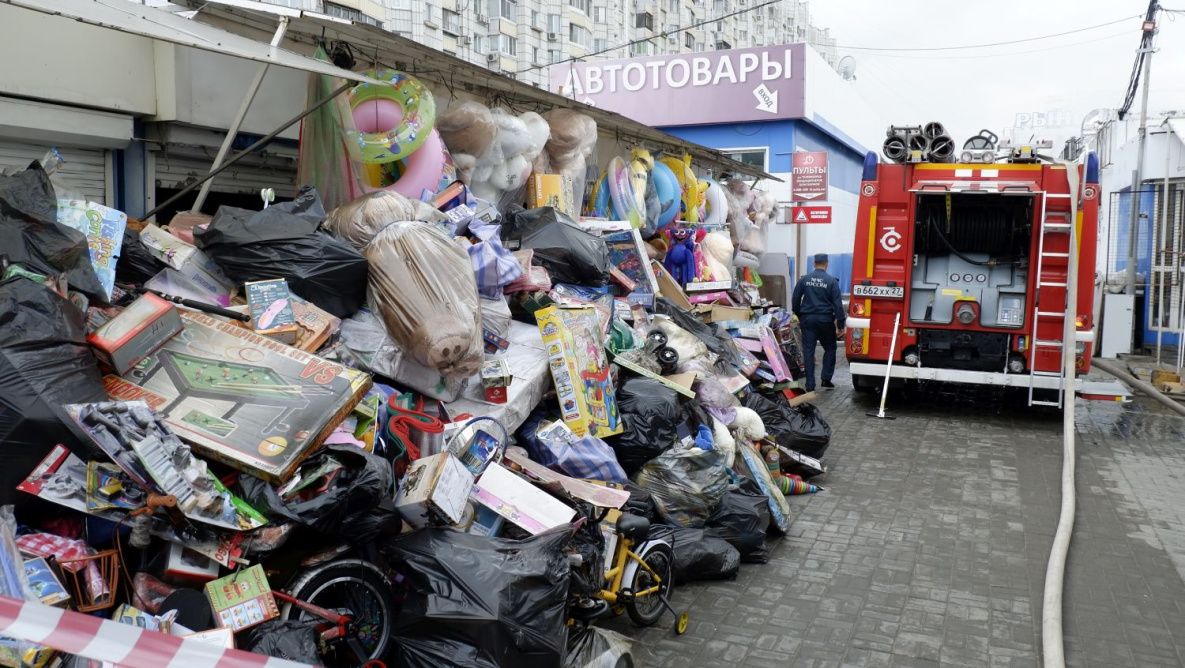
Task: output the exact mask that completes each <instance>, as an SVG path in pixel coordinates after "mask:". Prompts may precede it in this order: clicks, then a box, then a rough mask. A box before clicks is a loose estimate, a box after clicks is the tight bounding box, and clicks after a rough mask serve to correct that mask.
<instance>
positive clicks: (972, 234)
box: [845, 144, 1124, 406]
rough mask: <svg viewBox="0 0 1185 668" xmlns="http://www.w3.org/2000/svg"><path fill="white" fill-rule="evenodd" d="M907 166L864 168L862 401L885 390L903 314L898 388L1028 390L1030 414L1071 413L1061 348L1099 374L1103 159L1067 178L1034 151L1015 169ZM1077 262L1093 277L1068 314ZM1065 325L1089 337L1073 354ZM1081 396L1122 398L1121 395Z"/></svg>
mask: <svg viewBox="0 0 1185 668" xmlns="http://www.w3.org/2000/svg"><path fill="white" fill-rule="evenodd" d="M886 147H887V148H888V144H886ZM907 155H908V154H905V155H904V156H903V157H902V159H901V164H878V162H879V161H878V160H877V156H876V154H874V153H869V154H868V156H867V157H866V159H865V162H864V175H863V179H862V180H863V183H862V184H861V190H860V204H859V213H858V217H857V222H856V244H855V251H854V256H853V257H854V259H853V263H852V294H851V302H850V304H849V310H848V315H849V318H848V323H847V324H848V327H847V337H846V340H845V346H846V350H847V356H848V359H849V361H850V362H851V372H852V382H853V384H854V385H855V387H856V389H858V390H872V389H877V390H879V389H880V387H881V383H882V381H883V379H884V378H885V374H886V368H887V367H888V366H889V365H887V364H886V363H887V362H888V360H889V356H890V346H891V344H892V341H893V335H894V332H893V328H894V322H895V321H896V318H897V316H898V315H899V316H900V329H899V330H898V331H897V341H896V346H895V353H894V354H893V360H892V365H891V372H890V375H891V377H892V378H894V379H904V380H911V379H918V380H936V381H946V382H958V383H974V384H983V385H996V386H1005V387H1009V386H1010V387H1019V388H1026V389H1028V394H1029V403H1030V404H1051V405H1059V406H1060V405H1061V401H1062V394H1061V390H1062V389H1063V388H1064V385H1063V380H1062V373H1061V364H1062V359H1063V354H1064V352H1063V351H1064V348H1063V346H1065V345H1072V346H1075V349H1076V355H1077V371H1078V373H1079V374H1084V373H1085V372H1086V371H1088V370H1089V369H1090V357H1091V354H1092V342H1093V334H1092V328H1093V324H1094V323H1092V322H1091V318H1092V313H1093V309H1092V304H1093V300H1094V289H1093V288H1094V285H1093V284H1094V271H1093V269H1094V266H1095V252H1096V245H1097V242H1096V239H1097V234H1096V230H1097V227H1098V214H1099V185H1098V183H1099V168H1098V159H1097V157H1096V156H1095V155H1094V154H1093V153H1091V154H1088V155H1087V156H1086V158H1085V159H1084V160H1083V161H1082V164H1080V165H1071V166H1067V165H1062V164H1043V163H1041V162H1039V161H1038V159H1037V156H1036V154H1035V153H1034V152H1033V148H1031V147H1020V148H1018V149H1015V150H1011V151H1010V152H1009V155H1008V156H1006V158H1005V160H1006V162H991V161H990V160H992V159H993V158H991V157H988V158H986V159H987V160H989V161H988V162H982V163H971V162H959V163H954V162H924V161H910V159H909V158H908V157H905V156H907ZM982 156H983V153H982V152H979V154H978V155H977V158H980V157H982ZM966 157H967V154H966V153H964V159H966ZM917 158H918V156H917V153H916V152H915V153H914V160H917ZM923 159H924V158H923ZM1068 170H1074V171H1075V172H1076V173H1074V174H1072V173H1070V172H1069V171H1068ZM1072 197H1076V198H1077V201H1072V200H1071V198H1072ZM1071 240H1073V243H1074V244H1075V246H1076V248H1074V249H1073V250H1072V249H1071V247H1070V244H1071ZM1070 252H1075V253H1077V254H1078V258H1079V266H1080V267H1081V268H1082V269H1081V270H1080V271H1079V272H1078V281H1077V282H1078V294H1077V300H1076V301H1077V303H1076V304H1074V305H1073V306H1072V307H1069V308H1068V307H1067V303H1066V297H1067V294H1066V293H1067V283H1066V280H1067V269H1068V262H1069V257H1070V255H1069V254H1070ZM1066 317H1071V318H1074V320H1075V325H1076V330H1077V335H1076V337H1075V340H1074V341H1070V342H1064V341H1062V339H1063V328H1064V326H1065V318H1066ZM1074 389H1075V390H1076V391H1078V392H1079V393H1080V394H1081V395H1082V396H1087V397H1090V398H1104V396H1105V397H1106V398H1108V399H1111V400H1115V399H1118V398H1119V397H1120V396H1121V395H1123V394H1124V392H1123V391H1122V389H1121V388H1120V386H1119V385H1118V383H1097V384H1084V383H1083V381H1082V380H1076V384H1075V388H1074ZM1042 390H1051V391H1053V392H1042ZM1054 392H1056V393H1057V395H1056V401H1054V400H1052V397H1053V394H1054Z"/></svg>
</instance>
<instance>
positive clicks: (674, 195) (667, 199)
mask: <svg viewBox="0 0 1185 668" xmlns="http://www.w3.org/2000/svg"><path fill="white" fill-rule="evenodd" d="M650 176H651V178H653V179H654V188H655V190H657V191H658V202H659V206H660V207H661V209H662V213H661V214H659V216H658V227H659V228H663V227H666V226H667V225H670V224H671V222H672V221H674V220H675V218H677V217H678V216H679V204H680V199H681V198H682V195H683V193H682V191H681V190H680V188H679V180H678V179H676V178H675V173H674V172H672V171H671V168H670V167H667V166H666V165H664V164H663V163H661V162H657V163H655V164H654V171H652V172H650Z"/></svg>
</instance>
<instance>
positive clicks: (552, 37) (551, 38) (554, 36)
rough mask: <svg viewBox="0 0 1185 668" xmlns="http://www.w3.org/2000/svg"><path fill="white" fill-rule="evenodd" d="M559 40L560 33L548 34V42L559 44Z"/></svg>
mask: <svg viewBox="0 0 1185 668" xmlns="http://www.w3.org/2000/svg"><path fill="white" fill-rule="evenodd" d="M559 40H560V34H559V33H555V32H549V33H547V41H549V42H558V41H559Z"/></svg>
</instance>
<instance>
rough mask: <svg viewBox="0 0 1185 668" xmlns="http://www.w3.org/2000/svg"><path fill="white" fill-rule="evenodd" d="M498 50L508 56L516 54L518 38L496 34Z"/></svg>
mask: <svg viewBox="0 0 1185 668" xmlns="http://www.w3.org/2000/svg"><path fill="white" fill-rule="evenodd" d="M498 37H499V40H498V50H499V51H501V52H502V53H504V54H506V55H508V56H515V55H518V38H517V37H511V36H510V35H498Z"/></svg>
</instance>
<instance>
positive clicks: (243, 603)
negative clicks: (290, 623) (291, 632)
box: [206, 564, 280, 632]
mask: <svg viewBox="0 0 1185 668" xmlns="http://www.w3.org/2000/svg"><path fill="white" fill-rule="evenodd" d="M206 598H208V599H210V607H211V608H212V609H213V610H214V622H215V623H216V624H218V626H220V627H221V628H225V629H232V630H234V631H236V632H238V631H242V630H243V629H246V628H251V627H252V626H256V625H258V624H262V623H264V622H266V621H267V620H269V619H275V618H276V617H279V616H280V609H279V607H277V606H276V597H275V596H273V595H272V588H271V585H270V584H268V581H267V575H266V574H264V572H263V566H260V565H259V564H255V565H254V566H252V567H250V568H245V569H243V570H240V571H236V572H235V573H232V574H231V575H228V576H226V577H224V578H219V579H217V580H214V581H213V582H209V583H206Z"/></svg>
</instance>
